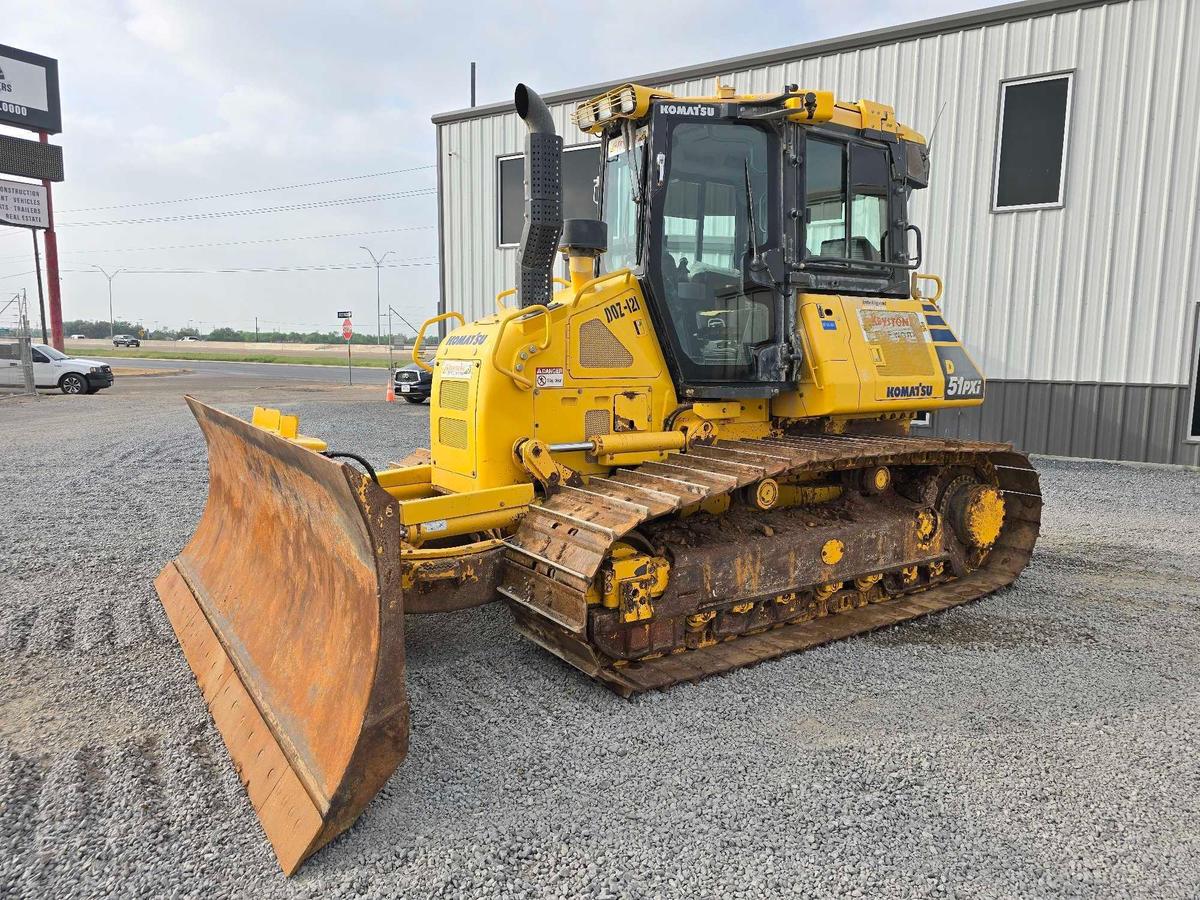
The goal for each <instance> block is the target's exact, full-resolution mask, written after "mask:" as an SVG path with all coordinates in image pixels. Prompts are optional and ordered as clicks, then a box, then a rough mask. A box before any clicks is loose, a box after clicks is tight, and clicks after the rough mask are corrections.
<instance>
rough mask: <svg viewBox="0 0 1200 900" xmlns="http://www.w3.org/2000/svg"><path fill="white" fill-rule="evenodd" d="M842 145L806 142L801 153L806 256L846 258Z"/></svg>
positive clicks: (827, 142)
mask: <svg viewBox="0 0 1200 900" xmlns="http://www.w3.org/2000/svg"><path fill="white" fill-rule="evenodd" d="M844 157H845V145H844V144H841V143H837V142H834V141H823V140H821V139H820V138H812V137H810V138H809V139H808V146H807V149H806V150H805V154H804V177H805V198H804V205H805V208H804V215H805V220H806V222H807V224H808V227H807V228H806V229H805V232H804V234H805V238H804V245H805V249H806V250H807V251H808V255H809V256H833V257H844V256H845V255H846V250H845V247H846V179H845V170H846V166H845V162H844Z"/></svg>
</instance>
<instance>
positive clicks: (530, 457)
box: [516, 438, 578, 492]
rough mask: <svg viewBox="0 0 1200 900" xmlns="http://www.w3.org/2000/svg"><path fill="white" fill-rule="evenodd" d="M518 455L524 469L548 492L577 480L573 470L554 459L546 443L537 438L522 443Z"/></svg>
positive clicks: (519, 445) (517, 450) (518, 448)
mask: <svg viewBox="0 0 1200 900" xmlns="http://www.w3.org/2000/svg"><path fill="white" fill-rule="evenodd" d="M516 454H517V458H518V459H519V460H520V461H521V466H522V468H524V469H525V471H526V472H528V473H529V474H530V476H531V477H532V478H533V480H534V481H536V482H537V483H538V484H540V485H541V486H542V487H543V488H544V489H546V490H547V491H548V492H551V491H553V490H554V489H555V488H557V487H558V486H559V485H562V484H566V483H567V482H569V481H571V480H572V479H573V478H575V472H574V471H573V470H571V469H570V468H568V467H567V466H564V465H562V463H559V462H558V461H556V460H555V459H554V456H553V455H552V454H551V452H550V448H549V447H548V446H547V445H546V442H545V441H539V440H537V439H536V438H529V439H527V440H523V441H520V442H518V444H517V448H516ZM575 480H576V482H577V481H578V479H577V478H576V479H575Z"/></svg>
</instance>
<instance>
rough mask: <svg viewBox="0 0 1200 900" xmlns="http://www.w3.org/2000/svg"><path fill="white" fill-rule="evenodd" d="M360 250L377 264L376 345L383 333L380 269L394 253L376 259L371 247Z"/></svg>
mask: <svg viewBox="0 0 1200 900" xmlns="http://www.w3.org/2000/svg"><path fill="white" fill-rule="evenodd" d="M358 249H359V250H366V251H367V255H368V256H370V257H371V262H373V263H374V264H375V343H376V344H378V343H379V340H380V337H381V334H380V333H381V332H382V331H383V321H382V320H383V309H382V307H381V305H380V304H381V301H380V293H379V267H380V266H382V265H383V261H384V260H385V259H387V258H388V257H389V256H391V255H392V251H391V250H388V251H387V252H386V253H384V254H383V256H380V257H378V258H376V256H375V254H374V253H372V252H371V250H370V248H369V247H363V246H361V245H360V246H359V248H358Z"/></svg>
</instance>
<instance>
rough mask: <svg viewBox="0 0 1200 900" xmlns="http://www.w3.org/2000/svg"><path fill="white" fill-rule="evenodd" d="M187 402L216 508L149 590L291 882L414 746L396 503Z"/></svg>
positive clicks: (341, 470) (342, 472)
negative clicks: (203, 444)
mask: <svg viewBox="0 0 1200 900" xmlns="http://www.w3.org/2000/svg"><path fill="white" fill-rule="evenodd" d="M187 402H188V405H189V406H190V407H191V409H192V413H193V414H194V415H195V416H196V420H197V421H198V422H199V423H200V428H201V430H202V431H203V432H204V437H205V440H206V441H207V442H208V454H209V493H208V502H207V504H206V506H205V508H204V514H203V515H202V516H201V519H200V522H199V524H198V525H197V527H196V532H195V534H194V535H193V536H192V539H191V540H190V541H189V542H188V544H187V546H186V547H184V549H183V551H182V552H181V553H180V555H179V556H178V558H176V559H175V560H174V561H172V562H171V563H169V564H168V565H167V566H166V567H165V568H164V569H163V570H162V572H161V573H160V574H159V576H158V578H157V580H156V581H155V587H156V588H157V589H158V594H159V597H160V598H161V599H162V603H163V606H164V607H165V608H166V611H167V615H168V617H169V618H170V620H171V625H172V627H173V628H174V629H175V634H176V636H177V637H178V639H179V643H180V645H181V646H182V648H183V652H184V655H185V656H186V657H187V661H188V664H189V665H190V666H191V668H192V671H193V673H194V674H195V676H196V681H197V683H198V685H199V687H200V690H201V692H202V693H203V695H204V699H205V702H206V703H207V704H208V707H209V710H210V712H211V713H212V716H213V720H214V722H215V723H216V725H217V728H218V729H219V730H220V732H221V736H222V738H223V739H224V741H225V746H226V747H227V748H228V750H229V755H230V757H231V758H232V760H233V764H234V766H235V767H236V769H237V772H238V776H239V777H240V778H241V780H242V783H243V784H244V785H245V787H246V792H247V794H248V795H249V797H250V800H251V802H252V804H253V806H254V810H255V812H256V813H257V815H258V818H259V821H260V822H261V823H262V827H263V830H264V831H265V832H266V835H267V838H268V839H269V840H270V842H271V845H272V847H273V848H274V850H275V854H276V856H277V857H278V859H279V864H280V866H281V867H282V869H283V871H284V872H285V873H286V874H288V875H290V874H292V873H293V872H294V871H295V870H296V869H297V868H298V867H299V865H300V863H301V862H303V861H304V859H305V858H306V857H308V856H309V855H310V854H312V853H313V852H314V851H315V850H317V849H318V848H320V847H321V846H322V845H324V844H325V843H327V842H328V841H329V840H331V839H332V838H333V837H335V836H336V835H337V834H339V833H340V832H341V831H343V830H345V829H346V828H348V827H349V826H350V824H351V823H353V821H354V820H355V819H356V818H357V817H358V815H359V813H360V812H362V810H363V808H364V807H365V806H366V805H367V803H368V802H369V801H370V800H371V798H372V797H373V796H374V795H375V793H376V792H377V791H378V790H379V789H380V788H381V787H382V786H383V784H384V782H386V781H387V779H388V777H389V776H390V775H391V774H392V772H393V771H394V770H395V768H396V766H398V765H399V764H400V762H401V761H402V760H403V759H404V756H405V754H406V752H407V749H408V701H407V696H406V693H405V688H404V604H403V597H402V589H401V578H400V536H399V534H400V532H399V517H398V515H397V507H396V502H395V501H394V500H393V499H392V498H391V497H390V496H389V495H388V494H387V493H386V492H385V491H383V490H382V489H381V488H379V487H378V486H377V485H376V484H375V483H374V482H372V481H371V480H370V479H369V478H368V477H367V476H365V475H362V474H361V473H359V472H358V471H356V470H354V469H352V468H350V467H348V466H345V465H342V464H339V463H336V462H334V461H333V460H331V459H328V458H326V457H323V456H321V455H320V454H318V453H314V452H312V451H310V450H306V449H304V448H302V447H300V446H298V445H296V444H293V443H291V442H289V441H287V440H284V439H283V438H280V437H277V436H276V435H274V434H270V433H268V432H265V431H263V430H261V429H258V428H254V427H253V426H251V425H250V424H248V423H246V422H244V421H242V420H241V419H238V418H236V417H234V416H231V415H228V414H226V413H223V412H221V411H220V410H217V409H214V408H212V407H210V406H206V405H205V404H203V403H201V402H199V401H197V400H195V399H194V398H191V397H188V398H187Z"/></svg>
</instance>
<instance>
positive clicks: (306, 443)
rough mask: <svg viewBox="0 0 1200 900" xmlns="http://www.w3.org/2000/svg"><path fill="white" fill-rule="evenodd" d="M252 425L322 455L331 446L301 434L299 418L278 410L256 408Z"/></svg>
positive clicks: (251, 419) (251, 418) (252, 417)
mask: <svg viewBox="0 0 1200 900" xmlns="http://www.w3.org/2000/svg"><path fill="white" fill-rule="evenodd" d="M250 424H251V425H253V426H254V427H255V428H261V429H262V430H263V431H269V432H271V433H272V434H277V435H279V436H280V437H281V438H287V439H288V440H289V441H291V442H292V443H293V444H299V445H300V446H301V447H304V448H305V449H307V450H313V451H315V452H317V453H322V452H324V451H325V450H327V449H329V445H328V444H326V443H325V442H324V441H323V440H321V439H320V438H315V437H309V436H308V435H305V434H300V417H299V416H291V415H285V414H284V413H283V412H282V411H281V410H278V409H270V408H267V407H264V406H256V407H254V412H253V413H251V416H250Z"/></svg>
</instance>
